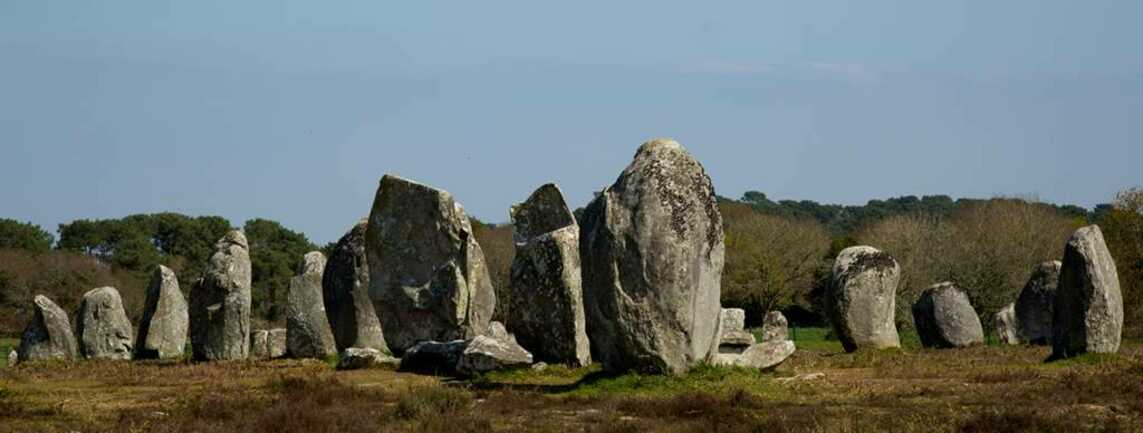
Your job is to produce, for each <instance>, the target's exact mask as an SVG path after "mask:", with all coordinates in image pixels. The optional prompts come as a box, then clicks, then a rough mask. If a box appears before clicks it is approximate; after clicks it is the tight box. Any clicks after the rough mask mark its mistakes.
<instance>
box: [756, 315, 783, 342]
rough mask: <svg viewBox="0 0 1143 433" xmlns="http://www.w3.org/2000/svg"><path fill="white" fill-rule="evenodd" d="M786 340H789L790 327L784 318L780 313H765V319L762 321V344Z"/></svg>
mask: <svg viewBox="0 0 1143 433" xmlns="http://www.w3.org/2000/svg"><path fill="white" fill-rule="evenodd" d="M788 339H790V326H789V322H787V321H786V316H784V315H782V312H780V311H771V312H769V313H766V318H765V319H763V320H762V342H763V343H765V342H767V341H785V340H788Z"/></svg>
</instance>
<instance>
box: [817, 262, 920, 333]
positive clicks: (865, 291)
mask: <svg viewBox="0 0 1143 433" xmlns="http://www.w3.org/2000/svg"><path fill="white" fill-rule="evenodd" d="M900 276H901V267H900V266H898V265H897V261H896V260H894V259H893V257H892V256H890V255H888V254H885V253H883V252H881V251H880V250H878V249H876V248H873V247H870V246H864V245H863V246H855V247H849V248H846V249H844V250H842V251H841V253H839V254H838V255H837V260H835V261H834V265H833V275H832V280H831V284H830V287H829V293H828V294H827V298H826V304H827V305H828V307H829V308H828V312H827V315H828V316H829V319H830V323H832V324H833V329H834V332H835V333H836V334H837V336H838V340H841V345H842V346H843V347H844V348H845V351H846V352H853V351H855V350H858V349H863V348H869V349H885V348H891V347H901V339H900V337H899V336H898V335H897V326H896V324H895V320H894V319H895V318H896V308H897V282H898V281H899V279H900Z"/></svg>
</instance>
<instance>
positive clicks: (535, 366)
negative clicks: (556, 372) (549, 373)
mask: <svg viewBox="0 0 1143 433" xmlns="http://www.w3.org/2000/svg"><path fill="white" fill-rule="evenodd" d="M547 369H548V363H546V362H543V361H541V362H537V363H535V364H532V371H544V370H547Z"/></svg>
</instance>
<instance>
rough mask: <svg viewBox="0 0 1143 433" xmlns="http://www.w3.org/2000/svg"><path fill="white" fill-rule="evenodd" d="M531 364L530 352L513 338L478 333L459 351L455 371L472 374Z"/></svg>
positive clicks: (464, 374) (467, 374)
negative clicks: (505, 338) (500, 337)
mask: <svg viewBox="0 0 1143 433" xmlns="http://www.w3.org/2000/svg"><path fill="white" fill-rule="evenodd" d="M531 364H532V354H531V353H529V352H528V351H527V350H524V348H523V347H520V345H519V344H516V342H515V341H514V340H513V341H506V340H502V339H496V338H492V337H489V336H487V335H480V336H477V337H476V338H474V339H472V341H470V342H469V343H468V345H467V346H466V347H465V348H464V351H462V352H461V355H460V360H459V361H458V362H457V365H456V371H457V373H459V374H461V375H463V376H474V375H477V374H480V373H487V372H489V371H496V370H506V369H511V368H519V367H526V366H529V365H531Z"/></svg>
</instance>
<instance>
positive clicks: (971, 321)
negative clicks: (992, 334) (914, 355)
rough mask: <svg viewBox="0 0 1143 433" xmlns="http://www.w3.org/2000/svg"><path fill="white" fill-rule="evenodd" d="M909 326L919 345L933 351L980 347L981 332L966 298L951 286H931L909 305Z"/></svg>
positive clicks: (961, 292) (964, 294) (982, 333)
mask: <svg viewBox="0 0 1143 433" xmlns="http://www.w3.org/2000/svg"><path fill="white" fill-rule="evenodd" d="M913 323H914V324H915V325H916V328H917V336H918V337H920V338H921V345H922V346H925V347H934V348H954V347H966V346H971V345H974V344H984V328H983V327H982V326H981V325H980V317H979V316H977V315H976V310H975V309H974V308H972V303H971V302H969V299H968V294H967V293H965V291H964V290H962V289H961V288H960V287H957V286H956V285H955V284H953V283H949V282H944V283H939V284H935V285H933V286H931V287H929V288H927V289H925V291H924V292H921V296H920V297H919V298H918V299H917V302H916V303H914V304H913Z"/></svg>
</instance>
